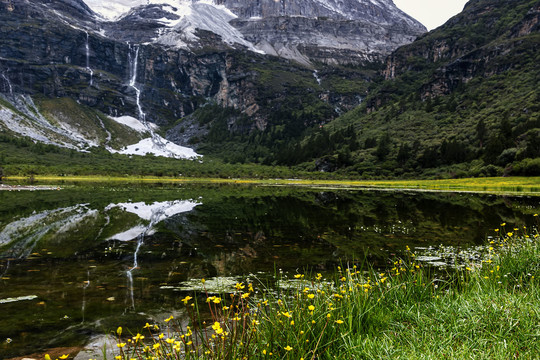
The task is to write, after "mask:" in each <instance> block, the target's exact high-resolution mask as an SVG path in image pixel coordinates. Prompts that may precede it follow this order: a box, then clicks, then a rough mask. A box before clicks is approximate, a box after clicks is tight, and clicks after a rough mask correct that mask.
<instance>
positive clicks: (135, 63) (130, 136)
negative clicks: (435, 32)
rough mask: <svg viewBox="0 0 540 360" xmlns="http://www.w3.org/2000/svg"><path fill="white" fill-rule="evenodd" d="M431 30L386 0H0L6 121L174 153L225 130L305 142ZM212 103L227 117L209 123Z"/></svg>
mask: <svg viewBox="0 0 540 360" xmlns="http://www.w3.org/2000/svg"><path fill="white" fill-rule="evenodd" d="M276 24H280V25H279V26H278V25H276ZM257 28H258V30H257ZM315 30H316V31H315ZM424 30H425V29H424V28H423V26H422V25H420V24H419V23H418V22H416V21H415V20H413V19H411V18H410V17H408V16H407V15H405V14H404V13H402V12H401V11H399V10H398V9H397V8H396V7H395V6H394V5H393V3H392V2H391V1H386V0H385V1H383V0H377V1H375V0H373V1H371V0H355V1H352V0H350V1H346V2H334V1H330V0H329V1H326V2H323V1H320V0H303V1H295V2H292V3H289V2H283V3H282V4H281V5H279V6H278V3H276V2H274V1H273V0H271V1H257V2H244V3H242V2H240V1H230V2H222V1H217V0H216V1H215V2H212V1H191V0H182V1H178V0H177V1H173V0H161V1H153V0H152V1H146V0H144V1H142V0H141V1H127V0H117V1H109V2H106V3H104V2H98V1H93V0H87V1H86V2H84V1H82V0H39V1H29V0H1V1H0V31H1V33H2V34H9V36H2V37H1V38H0V74H1V76H0V91H1V92H0V94H1V96H0V107H1V108H0V126H1V127H2V129H3V133H5V134H6V135H5V136H4V138H10V137H14V136H15V137H20V136H25V137H28V138H30V139H32V140H33V141H38V142H41V143H45V144H51V145H54V146H62V147H67V148H72V149H74V150H80V151H89V150H90V149H92V148H94V147H96V146H99V147H103V148H106V149H108V150H109V151H111V152H120V153H124V154H147V153H153V154H157V155H164V156H170V157H194V156H197V155H198V154H196V153H195V152H194V151H193V150H191V149H190V148H188V147H193V146H194V145H196V146H198V147H200V148H201V149H202V150H204V144H205V141H202V142H201V139H207V138H209V139H212V138H213V137H215V134H216V133H222V134H223V132H222V129H223V127H224V128H225V129H226V131H225V133H227V132H230V133H231V134H237V135H238V134H240V135H242V136H243V135H246V134H249V133H251V132H253V131H265V130H266V129H267V128H268V129H278V128H280V127H288V128H291V132H293V133H294V136H298V134H297V133H298V131H299V129H297V128H296V127H297V125H299V126H300V127H302V128H305V127H307V126H311V125H314V124H319V123H324V122H327V121H329V120H331V119H333V118H335V117H336V116H338V115H339V114H340V113H343V112H345V111H348V110H350V109H352V108H354V107H355V106H356V105H358V104H359V102H360V101H361V100H362V98H363V97H364V96H365V88H366V83H367V82H368V81H370V79H371V78H372V77H373V76H374V71H373V68H374V67H378V66H380V64H381V63H382V60H383V59H384V57H385V56H386V55H387V54H388V53H389V52H390V51H391V50H393V49H395V48H396V47H398V46H399V45H402V44H404V43H407V42H410V41H412V40H413V39H414V38H415V37H416V36H417V35H419V34H421V33H422V32H423V31H424ZM274 55H279V56H274ZM351 63H352V64H362V66H360V67H358V66H337V65H336V64H351ZM327 64H331V65H332V66H329V65H327ZM315 69H317V70H318V71H317V70H315ZM204 107H207V108H206V109H205V108H204ZM211 109H216V111H217V113H216V114H213V115H212V116H213V117H214V118H215V119H217V120H219V121H217V120H215V119H212V120H211V121H207V122H205V120H204V119H201V116H203V115H204V114H208V113H209V112H211ZM197 111H198V113H197ZM219 112H222V113H223V114H225V113H226V115H223V114H221V115H220V114H218V113H219ZM278 115H279V116H278ZM291 119H292V120H291ZM295 121H296V122H297V124H294V122H295ZM287 131H289V130H287ZM208 151H210V152H211V150H208Z"/></svg>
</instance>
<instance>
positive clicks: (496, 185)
mask: <svg viewBox="0 0 540 360" xmlns="http://www.w3.org/2000/svg"><path fill="white" fill-rule="evenodd" d="M4 179H5V180H6V181H7V182H8V183H10V182H11V183H24V182H28V181H30V178H29V177H25V176H10V177H6V178H4ZM31 181H32V182H34V183H37V184H58V183H74V182H109V183H113V184H114V183H116V184H118V183H169V184H175V183H214V184H231V183H232V184H234V183H236V184H256V185H257V184H258V185H296V186H323V187H336V188H347V187H350V188H377V189H416V190H433V191H470V192H479V193H482V192H484V193H508V194H520V195H538V194H540V177H495V178H471V179H445V180H352V179H351V180H310V179H253V178H205V177H136V176H126V177H115V176H110V177H109V176H39V175H36V176H33V177H32V178H31Z"/></svg>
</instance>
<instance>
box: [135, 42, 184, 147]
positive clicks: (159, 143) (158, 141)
mask: <svg viewBox="0 0 540 360" xmlns="http://www.w3.org/2000/svg"><path fill="white" fill-rule="evenodd" d="M133 49H134V51H132V50H133ZM132 53H133V54H132ZM128 62H129V86H130V87H131V88H132V89H133V90H135V101H136V103H137V109H138V111H139V120H140V121H141V122H142V123H143V125H144V126H145V127H146V129H147V130H148V132H149V133H150V136H151V137H152V143H153V146H155V147H156V148H157V149H159V150H161V151H163V152H166V153H169V154H170V155H171V157H174V153H173V152H171V151H169V150H168V149H167V145H166V144H165V143H164V142H163V140H164V139H163V138H162V137H161V136H159V135H158V134H156V133H155V132H154V129H152V127H151V126H150V125H149V124H148V122H147V121H146V114H145V113H144V111H143V109H142V106H141V89H139V88H138V87H137V66H138V63H139V46H138V45H134V46H133V48H132V46H131V44H129V52H128Z"/></svg>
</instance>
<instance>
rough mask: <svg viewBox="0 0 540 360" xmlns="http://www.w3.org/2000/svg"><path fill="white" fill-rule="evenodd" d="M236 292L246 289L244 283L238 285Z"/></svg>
mask: <svg viewBox="0 0 540 360" xmlns="http://www.w3.org/2000/svg"><path fill="white" fill-rule="evenodd" d="M235 287H236V290H242V289H243V288H245V287H246V286H245V285H244V284H242V283H236V286H235Z"/></svg>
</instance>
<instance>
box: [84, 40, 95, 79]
mask: <svg viewBox="0 0 540 360" xmlns="http://www.w3.org/2000/svg"><path fill="white" fill-rule="evenodd" d="M85 33H86V45H85V46H86V70H87V71H88V72H89V73H90V86H92V85H93V83H94V71H93V70H92V68H90V44H89V42H88V40H89V35H88V31H85Z"/></svg>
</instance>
